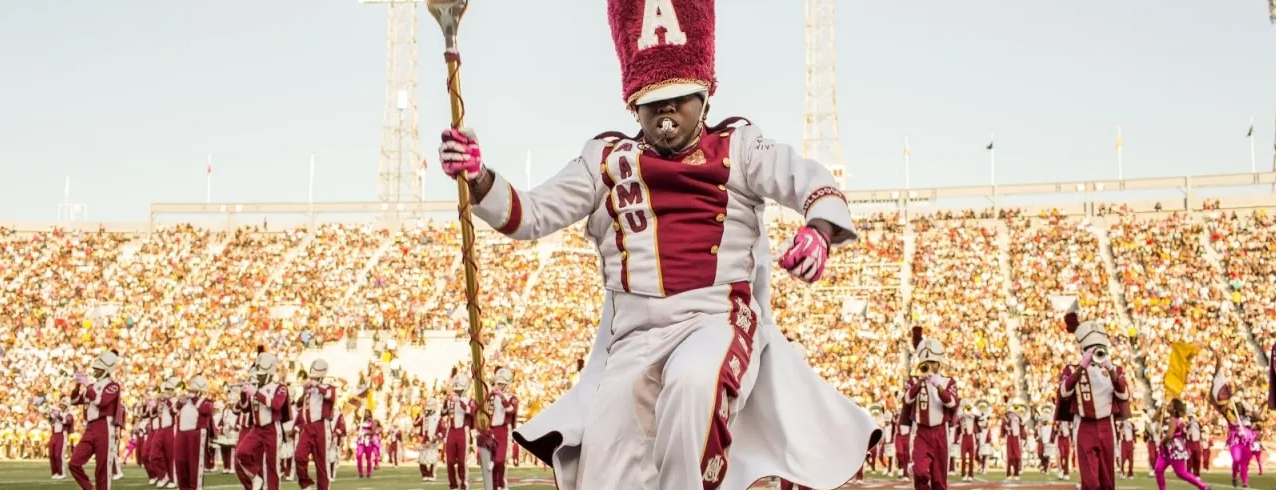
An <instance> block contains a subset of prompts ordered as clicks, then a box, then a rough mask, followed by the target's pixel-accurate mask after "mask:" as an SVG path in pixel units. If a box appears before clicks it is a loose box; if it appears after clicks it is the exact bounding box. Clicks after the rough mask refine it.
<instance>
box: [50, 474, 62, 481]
mask: <svg viewBox="0 0 1276 490" xmlns="http://www.w3.org/2000/svg"><path fill="white" fill-rule="evenodd" d="M61 479H62V478H60V477H59V475H53V478H50V480H61Z"/></svg>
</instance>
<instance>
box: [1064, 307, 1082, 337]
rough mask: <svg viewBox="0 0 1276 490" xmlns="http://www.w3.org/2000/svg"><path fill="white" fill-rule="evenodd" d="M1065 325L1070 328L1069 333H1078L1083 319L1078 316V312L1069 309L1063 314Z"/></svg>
mask: <svg viewBox="0 0 1276 490" xmlns="http://www.w3.org/2000/svg"><path fill="white" fill-rule="evenodd" d="M1063 325H1064V326H1065V327H1066V328H1067V329H1068V333H1077V327H1079V326H1081V320H1079V319H1078V318H1077V312H1075V311H1069V312H1067V313H1065V314H1064V315H1063Z"/></svg>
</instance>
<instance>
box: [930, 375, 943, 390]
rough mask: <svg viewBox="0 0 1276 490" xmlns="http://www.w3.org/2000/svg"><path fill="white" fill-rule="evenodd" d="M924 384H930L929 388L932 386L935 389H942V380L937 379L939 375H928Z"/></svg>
mask: <svg viewBox="0 0 1276 490" xmlns="http://www.w3.org/2000/svg"><path fill="white" fill-rule="evenodd" d="M926 382H927V383H930V385H931V386H934V387H936V388H942V387H943V386H942V385H943V380H941V379H939V375H938V374H932V375H930V376H927V377H926Z"/></svg>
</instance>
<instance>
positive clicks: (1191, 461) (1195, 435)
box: [1185, 406, 1201, 476]
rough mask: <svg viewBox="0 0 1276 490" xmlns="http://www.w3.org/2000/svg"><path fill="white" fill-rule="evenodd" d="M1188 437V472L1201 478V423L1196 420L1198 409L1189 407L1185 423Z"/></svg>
mask: <svg viewBox="0 0 1276 490" xmlns="http://www.w3.org/2000/svg"><path fill="white" fill-rule="evenodd" d="M1185 425H1186V426H1187V428H1186V429H1185V432H1186V435H1187V470H1188V471H1189V472H1191V473H1192V474H1193V475H1196V476H1201V423H1200V422H1198V421H1197V420H1196V408H1195V407H1191V406H1189V407H1187V421H1186V422H1185Z"/></svg>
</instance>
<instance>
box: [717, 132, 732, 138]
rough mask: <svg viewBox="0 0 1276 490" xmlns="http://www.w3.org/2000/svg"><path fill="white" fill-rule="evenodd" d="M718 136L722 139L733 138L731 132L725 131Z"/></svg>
mask: <svg viewBox="0 0 1276 490" xmlns="http://www.w3.org/2000/svg"><path fill="white" fill-rule="evenodd" d="M718 136H721V137H723V138H726V137H727V136H731V132H730V131H723V132H721V133H718Z"/></svg>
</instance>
